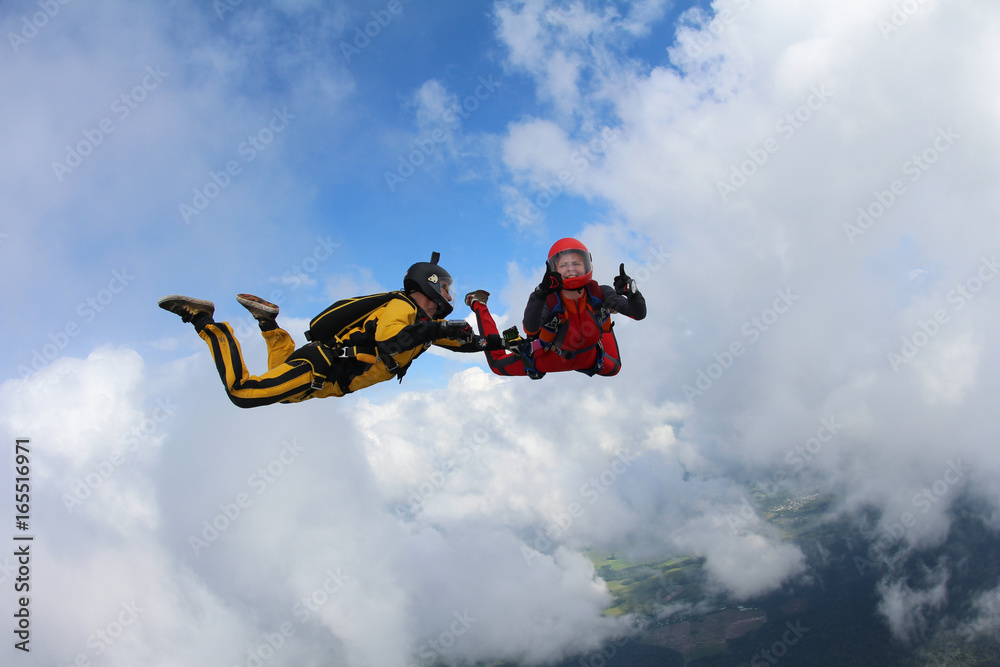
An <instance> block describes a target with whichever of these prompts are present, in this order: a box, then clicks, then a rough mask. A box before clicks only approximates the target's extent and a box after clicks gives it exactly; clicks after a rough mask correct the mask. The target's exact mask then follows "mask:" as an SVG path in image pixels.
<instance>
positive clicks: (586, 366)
mask: <svg viewBox="0 0 1000 667" xmlns="http://www.w3.org/2000/svg"><path fill="white" fill-rule="evenodd" d="M591 286H592V287H591V290H590V291H592V292H594V293H597V294H601V295H602V297H601V301H602V302H603V305H604V307H606V308H607V309H608V310H610V312H612V313H621V314H622V315H627V316H628V317H631V318H632V319H635V320H641V319H643V318H644V317H645V316H646V301H645V299H644V298H643V297H642V295H641V294H638V293H637V294H635V295H633V296H632V298H631V299H628V298H626V297H624V296H620V295H618V294H616V293H615V291H614V288H612V287H609V286H607V285H597V283H596V282H592V283H591ZM589 293H590V292H589V291H588V290H587V289H585V290H584V291H583V295H582V296H581V298H579V299H567V298H560V299H559V301H560V302H561V305H562V309H561V310H562V314H561V315H560V317H559V320H560V323H559V324H558V327H557V328H555V331H554V332H553V331H552V330H551V329H552V328H554V327H550V328H549V330H548V333H549V334H550V335H549V336H547V337H550V338H552V337H553V336H552V334H553V333H554V339H553V340H552V342H551V344H548V345H545V344H543V343H542V341H541V340H540V339H538V338H537V337H536V336H538V335H539V334H540V333H541V332H542V327H543V325H544V324H547V323H548V322H549V321H550V320H551V319H552V317H553V315H552V309H551V308H550V307H549V304H548V303H547V302H546V298H545V297H543V296H540V295H538V294H537V293H534V292H533V293H532V294H531V296H530V297H529V298H528V305H527V306H526V307H525V309H524V321H523V322H522V325H523V327H524V332H525V335H526V336H528V338H529V340H532V339H533V340H532V342H531V354H530V359H528V360H527V361H528V366H529V369H530V370H531V371H532V372H531V373H529V370H528V369H525V359H524V358H523V357H522V355H521V354H515V353H512V352H507V351H506V350H493V351H487V352H486V360H487V361H488V362H489V365H490V369H491V370H492V371H493V372H494V373H496V374H497V375H530V374H533V373H534V374H537V375H538V376H540V375H541V374H544V373H554V372H559V371H580V372H583V373H588V374H592V375H593V374H597V375H608V376H610V375H616V374H617V373H618V371H620V370H621V359H620V355H619V352H618V341H617V340H616V339H615V334H614V331H612V330H611V329H610V328H608V330H607V331H602V327H601V326H600V325H599V324H598V320H597V314H596V313H595V309H594V305H592V304H591V299H590V298H588V295H589ZM598 307H599V306H598ZM472 310H473V312H474V313H475V314H476V319H477V322H478V324H479V333H480V335H483V336H488V335H490V334H494V335H498V334H499V331H498V330H497V325H496V322H494V321H493V316H492V315H490V311H489V309H488V308H487V307H486V305H485V304H483V303H481V302H479V301H475V302H473V304H472ZM608 317H610V315H608ZM598 344H599V345H598ZM598 364H600V365H599V366H598ZM532 366H533V368H531V367H532Z"/></svg>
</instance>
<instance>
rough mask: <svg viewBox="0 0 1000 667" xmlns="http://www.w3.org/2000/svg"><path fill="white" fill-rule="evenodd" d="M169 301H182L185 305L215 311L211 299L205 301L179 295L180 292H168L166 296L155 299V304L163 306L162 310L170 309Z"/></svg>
mask: <svg viewBox="0 0 1000 667" xmlns="http://www.w3.org/2000/svg"><path fill="white" fill-rule="evenodd" d="M171 303H182V304H185V305H190V306H194V307H196V308H198V309H199V310H201V311H205V312H209V313H214V312H215V304H214V303H212V302H211V301H205V300H204V299H194V298H191V297H189V296H181V295H180V294H170V295H168V296H165V297H163V298H161V299H160V300H159V301H157V302H156V305H158V306H159V307H160V308H163V309H164V310H170V308H169V305H170V304H171ZM171 312H173V311H171Z"/></svg>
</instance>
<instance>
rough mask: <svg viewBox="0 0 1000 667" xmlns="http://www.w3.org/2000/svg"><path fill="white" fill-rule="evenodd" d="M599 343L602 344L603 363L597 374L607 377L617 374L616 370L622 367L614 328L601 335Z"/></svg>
mask: <svg viewBox="0 0 1000 667" xmlns="http://www.w3.org/2000/svg"><path fill="white" fill-rule="evenodd" d="M601 345H603V346H604V365H603V367H602V368H601V370H600V371H598V373H597V374H598V375H606V376H608V377H610V376H612V375H618V371H620V370H621V369H622V362H621V353H620V352H619V351H618V340H617V339H616V338H615V331H614V329H612V330H611V331H608V332H607V333H605V334H604V335H603V336H601Z"/></svg>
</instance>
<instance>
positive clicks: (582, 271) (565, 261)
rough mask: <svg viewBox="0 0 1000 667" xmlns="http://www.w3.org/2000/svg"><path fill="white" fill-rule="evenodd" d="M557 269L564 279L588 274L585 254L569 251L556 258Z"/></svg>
mask: <svg viewBox="0 0 1000 667" xmlns="http://www.w3.org/2000/svg"><path fill="white" fill-rule="evenodd" d="M556 271H558V272H559V275H561V276H562V277H563V280H565V279H566V278H579V277H580V276H584V275H586V274H587V263H586V261H584V258H583V255H580V254H578V253H575V252H567V253H565V254H564V255H562V256H561V257H559V258H558V259H556Z"/></svg>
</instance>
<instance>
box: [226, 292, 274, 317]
mask: <svg viewBox="0 0 1000 667" xmlns="http://www.w3.org/2000/svg"><path fill="white" fill-rule="evenodd" d="M236 300H237V301H238V302H239V303H240V305H241V306H243V307H244V308H246V309H247V310H249V311H250V312H251V313H254V312H258V313H261V314H263V315H272V316H273V315H277V314H278V306H277V305H275V304H273V303H271V302H270V301H265V300H264V299H262V298H260V297H259V296H254V295H253V294H237V295H236Z"/></svg>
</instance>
